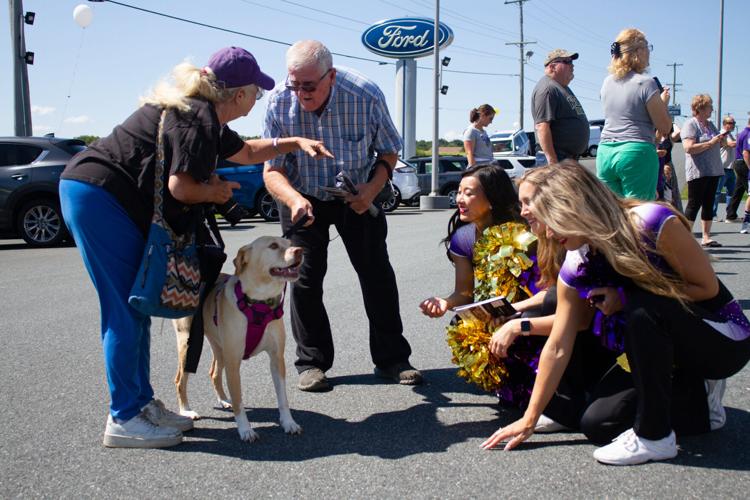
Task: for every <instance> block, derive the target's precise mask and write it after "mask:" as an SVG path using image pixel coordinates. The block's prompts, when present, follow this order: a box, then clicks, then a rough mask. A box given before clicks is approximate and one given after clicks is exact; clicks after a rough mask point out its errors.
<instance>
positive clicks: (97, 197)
mask: <svg viewBox="0 0 750 500" xmlns="http://www.w3.org/2000/svg"><path fill="white" fill-rule="evenodd" d="M60 205H61V208H62V213H63V218H64V219H65V222H66V224H67V225H68V228H69V229H70V233H71V234H72V235H73V238H74V239H75V242H76V245H77V246H78V250H79V251H80V252H81V257H83V263H84V265H85V266H86V270H87V271H88V272H89V276H90V277H91V281H92V282H93V283H94V288H96V292H97V294H98V295H99V306H100V312H101V318H102V320H101V321H102V323H101V331H102V344H103V347H104V366H105V368H106V372H107V382H108V384H109V394H110V400H111V402H110V412H111V414H112V416H113V417H114V418H118V419H122V420H129V419H130V418H132V417H134V416H136V415H138V413H140V411H141V409H142V408H143V407H144V406H146V405H147V404H148V402H149V401H151V399H153V397H154V391H153V389H152V388H151V383H150V382H149V362H150V352H149V351H150V342H151V337H150V333H151V318H150V317H149V316H144V315H142V314H140V313H138V312H137V311H136V310H135V309H133V308H131V307H130V306H129V305H128V295H129V293H130V288H131V287H132V285H133V281H134V280H135V276H136V274H137V272H138V266H139V265H140V262H141V256H142V255H143V249H144V247H145V245H146V242H145V239H144V237H143V234H142V233H141V231H140V230H139V229H138V227H137V226H136V225H135V223H134V222H133V220H132V219H131V218H130V217H129V216H128V214H127V213H126V212H125V210H124V209H123V208H122V206H121V205H120V204H119V203H118V202H117V200H116V199H115V198H114V196H112V195H111V194H110V193H109V192H107V191H106V190H105V189H103V188H101V187H99V186H94V185H92V184H87V183H85V182H79V181H73V180H67V179H63V180H61V181H60Z"/></svg>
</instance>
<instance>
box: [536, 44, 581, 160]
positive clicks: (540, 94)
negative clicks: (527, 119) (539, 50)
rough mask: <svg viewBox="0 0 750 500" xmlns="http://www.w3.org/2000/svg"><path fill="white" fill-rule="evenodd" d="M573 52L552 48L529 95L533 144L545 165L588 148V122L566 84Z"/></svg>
mask: <svg viewBox="0 0 750 500" xmlns="http://www.w3.org/2000/svg"><path fill="white" fill-rule="evenodd" d="M575 59H578V54H577V53H576V52H568V51H567V50H563V49H555V50H553V51H552V52H550V53H549V55H548V56H547V59H546V60H545V61H544V76H543V77H542V79H541V80H539V82H538V83H537V84H536V87H534V92H533V93H532V94H531V114H532V116H533V117H534V128H535V129H536V136H537V143H538V144H539V145H540V146H541V147H542V149H543V150H544V155H545V156H546V157H547V162H549V163H557V162H558V161H562V160H564V159H565V158H578V157H579V156H580V155H581V154H583V152H584V151H586V149H587V148H588V145H589V122H588V119H587V118H586V113H585V112H584V111H583V107H582V106H581V103H580V102H578V98H576V96H575V94H573V91H572V90H570V87H568V85H569V84H570V82H571V81H572V80H573V61H574V60H575Z"/></svg>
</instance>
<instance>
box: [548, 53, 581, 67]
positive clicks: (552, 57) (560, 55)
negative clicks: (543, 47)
mask: <svg viewBox="0 0 750 500" xmlns="http://www.w3.org/2000/svg"><path fill="white" fill-rule="evenodd" d="M556 59H572V60H576V59H578V52H568V51H567V50H565V49H555V50H553V51H552V52H550V53H549V54H547V59H545V60H544V65H545V66H546V65H548V64H549V63H551V62H553V61H555V60H556Z"/></svg>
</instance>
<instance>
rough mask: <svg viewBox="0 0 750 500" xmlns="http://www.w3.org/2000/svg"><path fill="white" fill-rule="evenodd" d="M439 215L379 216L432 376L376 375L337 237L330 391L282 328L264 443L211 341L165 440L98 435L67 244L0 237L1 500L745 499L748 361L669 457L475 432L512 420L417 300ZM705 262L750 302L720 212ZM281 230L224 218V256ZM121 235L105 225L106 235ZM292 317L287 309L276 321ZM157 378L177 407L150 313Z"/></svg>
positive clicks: (438, 252) (748, 267)
mask: <svg viewBox="0 0 750 500" xmlns="http://www.w3.org/2000/svg"><path fill="white" fill-rule="evenodd" d="M449 215H450V212H448V211H435V212H420V211H419V210H418V209H416V208H405V207H400V208H399V209H398V210H396V211H395V212H393V213H392V214H390V215H389V216H388V223H389V237H388V245H389V251H390V255H391V260H392V263H393V267H394V269H395V271H396V276H397V278H398V283H399V299H400V304H401V310H402V317H403V322H404V327H405V332H406V336H407V338H408V339H409V341H410V343H411V345H412V349H413V351H414V353H413V356H412V362H413V364H414V365H415V366H417V367H419V368H420V369H422V370H423V371H424V373H425V376H426V379H427V383H426V384H425V385H423V386H421V387H405V386H399V385H394V384H388V383H385V384H384V383H382V382H381V381H380V380H379V379H376V378H375V377H374V376H373V374H372V363H371V360H370V357H369V350H368V340H367V325H366V322H365V320H364V317H365V316H364V310H363V306H362V303H361V295H360V294H359V291H358V290H359V287H358V283H357V279H356V275H355V274H354V273H353V271H352V269H351V266H350V264H349V262H348V259H347V257H346V253H345V251H344V248H343V245H342V244H341V241H340V240H338V239H337V238H336V234H335V230H333V231H331V239H332V241H331V243H330V247H329V271H328V275H327V278H326V283H325V300H326V303H327V305H328V312H329V315H330V317H331V322H332V327H333V331H334V338H335V342H336V348H337V351H336V361H335V364H334V367H333V368H332V369H331V370H330V372H329V376H330V378H331V381H332V382H333V384H334V390H333V391H331V392H328V393H323V394H309V393H303V392H300V391H298V390H297V389H296V388H295V384H296V381H297V375H296V373H295V372H294V371H293V366H292V361H293V359H294V358H293V353H294V341H293V339H292V338H291V333H290V332H289V335H288V339H287V353H286V358H287V364H288V372H289V374H288V375H289V376H288V393H289V399H290V404H291V407H292V413H293V415H294V417H295V419H296V421H297V422H298V423H299V424H300V425H302V427H303V428H304V433H303V434H302V435H301V436H286V435H284V433H283V432H282V431H281V429H280V427H279V425H278V412H277V410H276V403H275V396H274V392H273V387H272V383H271V379H270V376H269V371H268V366H267V362H266V360H265V357H264V356H261V357H257V358H253V359H251V360H250V361H248V362H245V363H244V364H243V368H242V377H243V390H244V396H245V401H246V405H247V412H248V418H249V420H250V421H251V423H252V424H253V426H254V427H255V428H256V430H257V431H258V433H259V434H260V441H258V442H256V443H252V444H248V443H243V442H240V441H239V439H238V436H237V433H236V430H235V425H234V421H233V418H232V415H231V413H227V412H225V411H222V410H219V409H217V408H216V407H215V400H214V398H213V394H212V391H211V389H210V383H209V380H208V376H207V371H208V363H209V360H210V353H209V351H208V347H207V346H206V348H205V351H204V356H203V359H202V360H201V364H200V367H199V369H198V374H197V376H195V377H193V378H192V379H191V381H190V398H191V403H192V406H193V409H195V410H196V411H198V412H199V413H201V414H202V415H203V416H204V417H205V418H203V419H202V420H200V421H198V422H197V425H196V429H195V430H193V431H191V432H189V433H187V434H186V439H185V442H184V443H183V444H181V445H179V446H177V447H175V448H171V449H165V450H122V449H119V450H111V449H105V448H103V447H102V446H101V438H102V433H103V430H104V425H105V420H106V415H107V392H106V385H105V384H106V382H105V379H104V373H103V364H102V360H101V345H100V341H99V311H98V303H97V300H96V296H95V292H94V289H93V287H92V285H91V284H90V282H89V280H88V277H87V276H86V273H85V270H84V268H83V266H82V263H81V261H80V258H79V256H78V254H77V250H76V249H75V248H74V247H63V248H54V249H39V250H35V249H29V248H27V247H26V246H25V245H24V244H23V242H21V241H20V240H8V239H6V240H0V290H1V294H0V296H2V300H1V301H0V318H2V327H1V328H0V342H2V346H3V348H2V349H1V350H0V376H1V377H2V380H3V389H2V391H0V422H2V426H0V443H1V444H0V498H125V497H128V498H134V497H135V498H139V497H140V498H205V497H206V496H208V495H211V496H220V497H224V498H259V497H263V498H311V497H318V498H325V497H330V498H363V497H371V498H478V497H503V498H505V497H514V498H531V497H534V498H550V497H553V498H581V497H599V498H602V497H615V498H622V497H635V498H661V497H668V498H685V497H690V498H699V497H700V498H746V497H747V492H748V490H749V489H750V474H748V469H750V451H748V450H750V434H749V433H748V432H747V429H748V428H750V368H745V369H744V370H743V371H742V372H741V373H740V374H738V375H737V376H735V377H734V378H732V379H730V381H729V384H728V389H727V393H726V396H725V399H724V404H725V406H726V407H727V414H728V423H727V425H726V426H725V428H723V429H721V430H719V431H716V432H713V433H711V434H708V435H704V436H696V437H690V438H684V439H681V440H679V444H680V447H681V452H680V454H679V456H678V457H677V458H676V459H674V460H672V461H668V462H662V463H655V464H648V465H643V466H638V467H607V466H603V465H599V464H597V463H596V462H595V461H594V460H593V458H592V457H591V453H592V452H593V450H594V446H593V445H591V444H589V443H587V442H586V441H585V440H584V439H583V437H582V436H581V435H579V434H575V433H571V434H553V435H545V436H539V435H537V436H534V437H532V439H531V441H530V442H528V443H526V444H525V445H523V446H522V447H521V448H520V449H519V450H517V451H513V452H508V453H506V452H502V451H491V452H487V451H482V450H480V449H479V444H480V443H481V442H482V441H483V440H484V438H486V437H487V436H489V435H490V434H491V433H492V432H494V430H496V429H497V427H498V426H499V425H502V424H505V423H509V422H510V421H512V420H514V419H515V418H516V417H517V416H518V415H517V414H516V413H514V412H512V411H507V410H501V409H500V408H498V406H497V405H496V399H495V398H494V397H493V396H492V395H490V394H486V393H483V392H481V391H479V390H477V389H474V388H473V387H471V386H469V385H467V384H465V383H464V382H463V381H462V380H461V379H459V378H458V377H456V376H455V374H454V368H453V366H452V365H451V363H450V351H449V349H448V347H447V345H446V342H445V338H444V326H445V325H446V323H447V321H448V319H447V318H446V319H441V320H431V319H428V318H426V317H424V316H422V315H421V314H420V312H419V310H418V307H417V304H418V303H419V301H420V300H421V299H423V298H425V297H428V296H430V295H433V294H442V293H446V292H448V291H449V290H450V289H451V288H452V286H453V270H452V267H451V266H450V264H449V263H448V261H447V259H446V258H445V253H444V248H443V247H442V246H441V245H439V240H440V239H441V238H442V237H443V236H444V233H445V229H446V224H447V221H448V217H449ZM715 230H716V236H715V238H716V239H717V240H718V241H720V242H722V243H723V244H724V247H723V248H717V249H712V251H711V253H712V255H714V257H715V258H716V259H715V262H714V263H715V267H716V270H717V272H718V274H719V276H720V277H721V279H722V280H724V281H725V283H726V284H727V286H728V287H729V288H730V290H732V291H733V293H734V294H735V296H736V297H737V298H738V299H740V300H741V303H742V306H743V308H744V309H745V310H746V312H747V310H748V309H750V280H748V279H747V276H748V275H750V236H748V235H740V234H738V233H737V231H738V230H739V226H738V225H737V224H723V223H717V224H716V225H715ZM279 233H280V229H279V226H278V225H277V224H271V223H264V222H261V221H259V220H252V221H248V222H244V223H242V224H241V225H239V226H237V227H235V228H228V227H225V228H223V234H224V237H225V240H226V242H227V245H228V253H229V255H230V259H229V263H228V265H227V267H226V268H225V270H227V271H231V258H232V257H233V255H234V253H235V252H236V250H237V249H238V248H239V247H240V246H241V245H243V244H245V243H248V242H250V241H251V240H253V239H254V238H256V237H257V236H260V235H264V234H272V235H278V234H279ZM114 237H116V235H114ZM285 318H287V319H286V321H287V324H288V316H285ZM152 333H153V335H152V346H151V353H152V354H151V378H152V383H153V385H154V388H155V391H156V394H157V396H158V397H160V398H162V399H163V400H164V401H165V402H166V403H167V405H168V406H170V407H172V408H174V407H175V404H176V399H175V395H174V386H173V383H172V380H173V377H174V371H175V366H176V355H175V341H174V333H173V331H172V328H171V325H170V324H169V323H168V322H162V321H161V320H159V319H156V320H154V322H153V328H152Z"/></svg>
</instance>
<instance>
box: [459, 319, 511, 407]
mask: <svg viewBox="0 0 750 500" xmlns="http://www.w3.org/2000/svg"><path fill="white" fill-rule="evenodd" d="M491 338H492V333H491V332H489V331H488V329H487V326H486V325H485V324H484V323H480V322H478V321H470V320H459V321H458V322H457V323H456V324H454V325H450V326H449V327H448V345H449V346H450V348H451V351H452V353H453V358H452V359H451V362H452V363H453V364H455V365H457V366H458V372H457V375H458V376H459V377H461V378H464V379H466V381H467V382H471V383H473V384H476V385H478V386H479V387H481V388H482V389H484V390H485V391H488V392H490V391H494V390H495V389H497V388H498V387H500V385H501V384H502V382H503V380H505V379H506V378H507V376H508V371H507V370H506V369H505V366H504V364H503V362H502V360H500V359H498V358H496V357H495V356H493V355H492V354H491V353H490V350H489V344H490V339H491Z"/></svg>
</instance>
